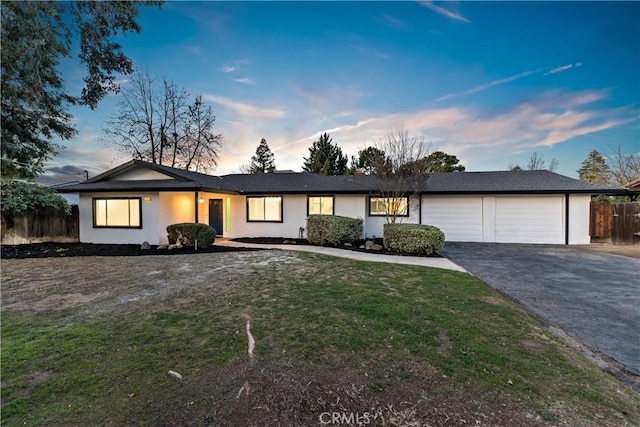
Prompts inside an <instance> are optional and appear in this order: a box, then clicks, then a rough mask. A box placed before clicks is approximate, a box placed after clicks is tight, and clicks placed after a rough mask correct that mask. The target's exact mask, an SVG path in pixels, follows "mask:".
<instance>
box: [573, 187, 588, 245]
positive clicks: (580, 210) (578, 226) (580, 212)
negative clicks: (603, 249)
mask: <svg viewBox="0 0 640 427" xmlns="http://www.w3.org/2000/svg"><path fill="white" fill-rule="evenodd" d="M590 203H591V196H590V195H588V194H587V195H582V194H570V195H569V244H570V245H586V244H589V243H591V236H589V206H590Z"/></svg>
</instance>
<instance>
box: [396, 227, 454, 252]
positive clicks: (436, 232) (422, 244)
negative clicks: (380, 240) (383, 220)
mask: <svg viewBox="0 0 640 427" xmlns="http://www.w3.org/2000/svg"><path fill="white" fill-rule="evenodd" d="M384 246H385V248H387V249H389V250H391V251H393V252H399V253H407V254H421V255H431V254H432V253H434V252H436V251H439V250H440V249H442V247H443V246H444V233H443V232H442V231H441V230H440V229H439V228H438V227H434V226H432V225H420V224H385V225H384Z"/></svg>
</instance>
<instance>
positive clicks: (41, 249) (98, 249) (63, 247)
mask: <svg viewBox="0 0 640 427" xmlns="http://www.w3.org/2000/svg"><path fill="white" fill-rule="evenodd" d="M259 250H261V249H255V248H231V247H227V246H215V245H214V246H210V247H208V248H199V249H198V250H197V251H196V250H195V249H194V248H188V247H184V248H176V249H172V250H168V249H158V247H157V246H153V245H152V246H151V249H147V250H142V249H141V248H140V245H109V244H93V243H54V242H48V243H30V244H25V245H2V247H1V248H0V256H1V257H2V259H16V258H18V259H22V258H58V257H78V256H142V255H165V256H167V255H184V254H196V253H197V254H208V253H219V252H243V251H259Z"/></svg>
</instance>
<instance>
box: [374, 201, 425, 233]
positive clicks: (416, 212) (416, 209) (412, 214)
mask: <svg viewBox="0 0 640 427" xmlns="http://www.w3.org/2000/svg"><path fill="white" fill-rule="evenodd" d="M419 205H420V202H419V199H418V198H417V197H415V198H412V199H411V201H410V202H409V216H408V217H406V216H403V217H398V218H397V219H396V223H401V224H419V223H420V206H419ZM364 209H365V215H366V216H365V217H364V218H365V224H364V234H365V237H371V238H373V237H374V236H375V237H382V236H383V234H384V224H386V222H387V219H386V218H385V217H383V216H368V214H369V197H368V196H364Z"/></svg>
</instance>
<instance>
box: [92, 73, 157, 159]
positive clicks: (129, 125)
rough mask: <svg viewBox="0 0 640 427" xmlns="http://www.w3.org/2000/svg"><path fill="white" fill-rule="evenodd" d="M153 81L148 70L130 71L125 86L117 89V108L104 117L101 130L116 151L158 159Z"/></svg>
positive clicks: (137, 157)
mask: <svg viewBox="0 0 640 427" xmlns="http://www.w3.org/2000/svg"><path fill="white" fill-rule="evenodd" d="M154 81H155V78H152V77H151V76H150V75H149V72H148V71H147V72H144V73H142V72H137V73H136V74H134V75H133V77H132V78H131V81H130V86H129V87H128V89H127V90H123V91H122V92H121V99H120V102H119V103H118V108H119V110H118V112H117V113H116V114H115V115H112V116H111V117H110V118H109V119H108V120H107V127H106V128H105V129H104V132H105V135H106V136H107V138H108V139H109V140H110V141H111V143H112V144H114V145H115V146H116V147H118V149H119V150H120V151H124V152H127V153H131V154H133V157H134V158H136V159H140V160H149V161H150V162H151V163H158V158H157V155H158V152H159V149H158V144H157V142H156V133H155V127H156V123H155V120H156V119H157V113H156V110H155V108H156V99H155V97H154V94H153V84H154Z"/></svg>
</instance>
